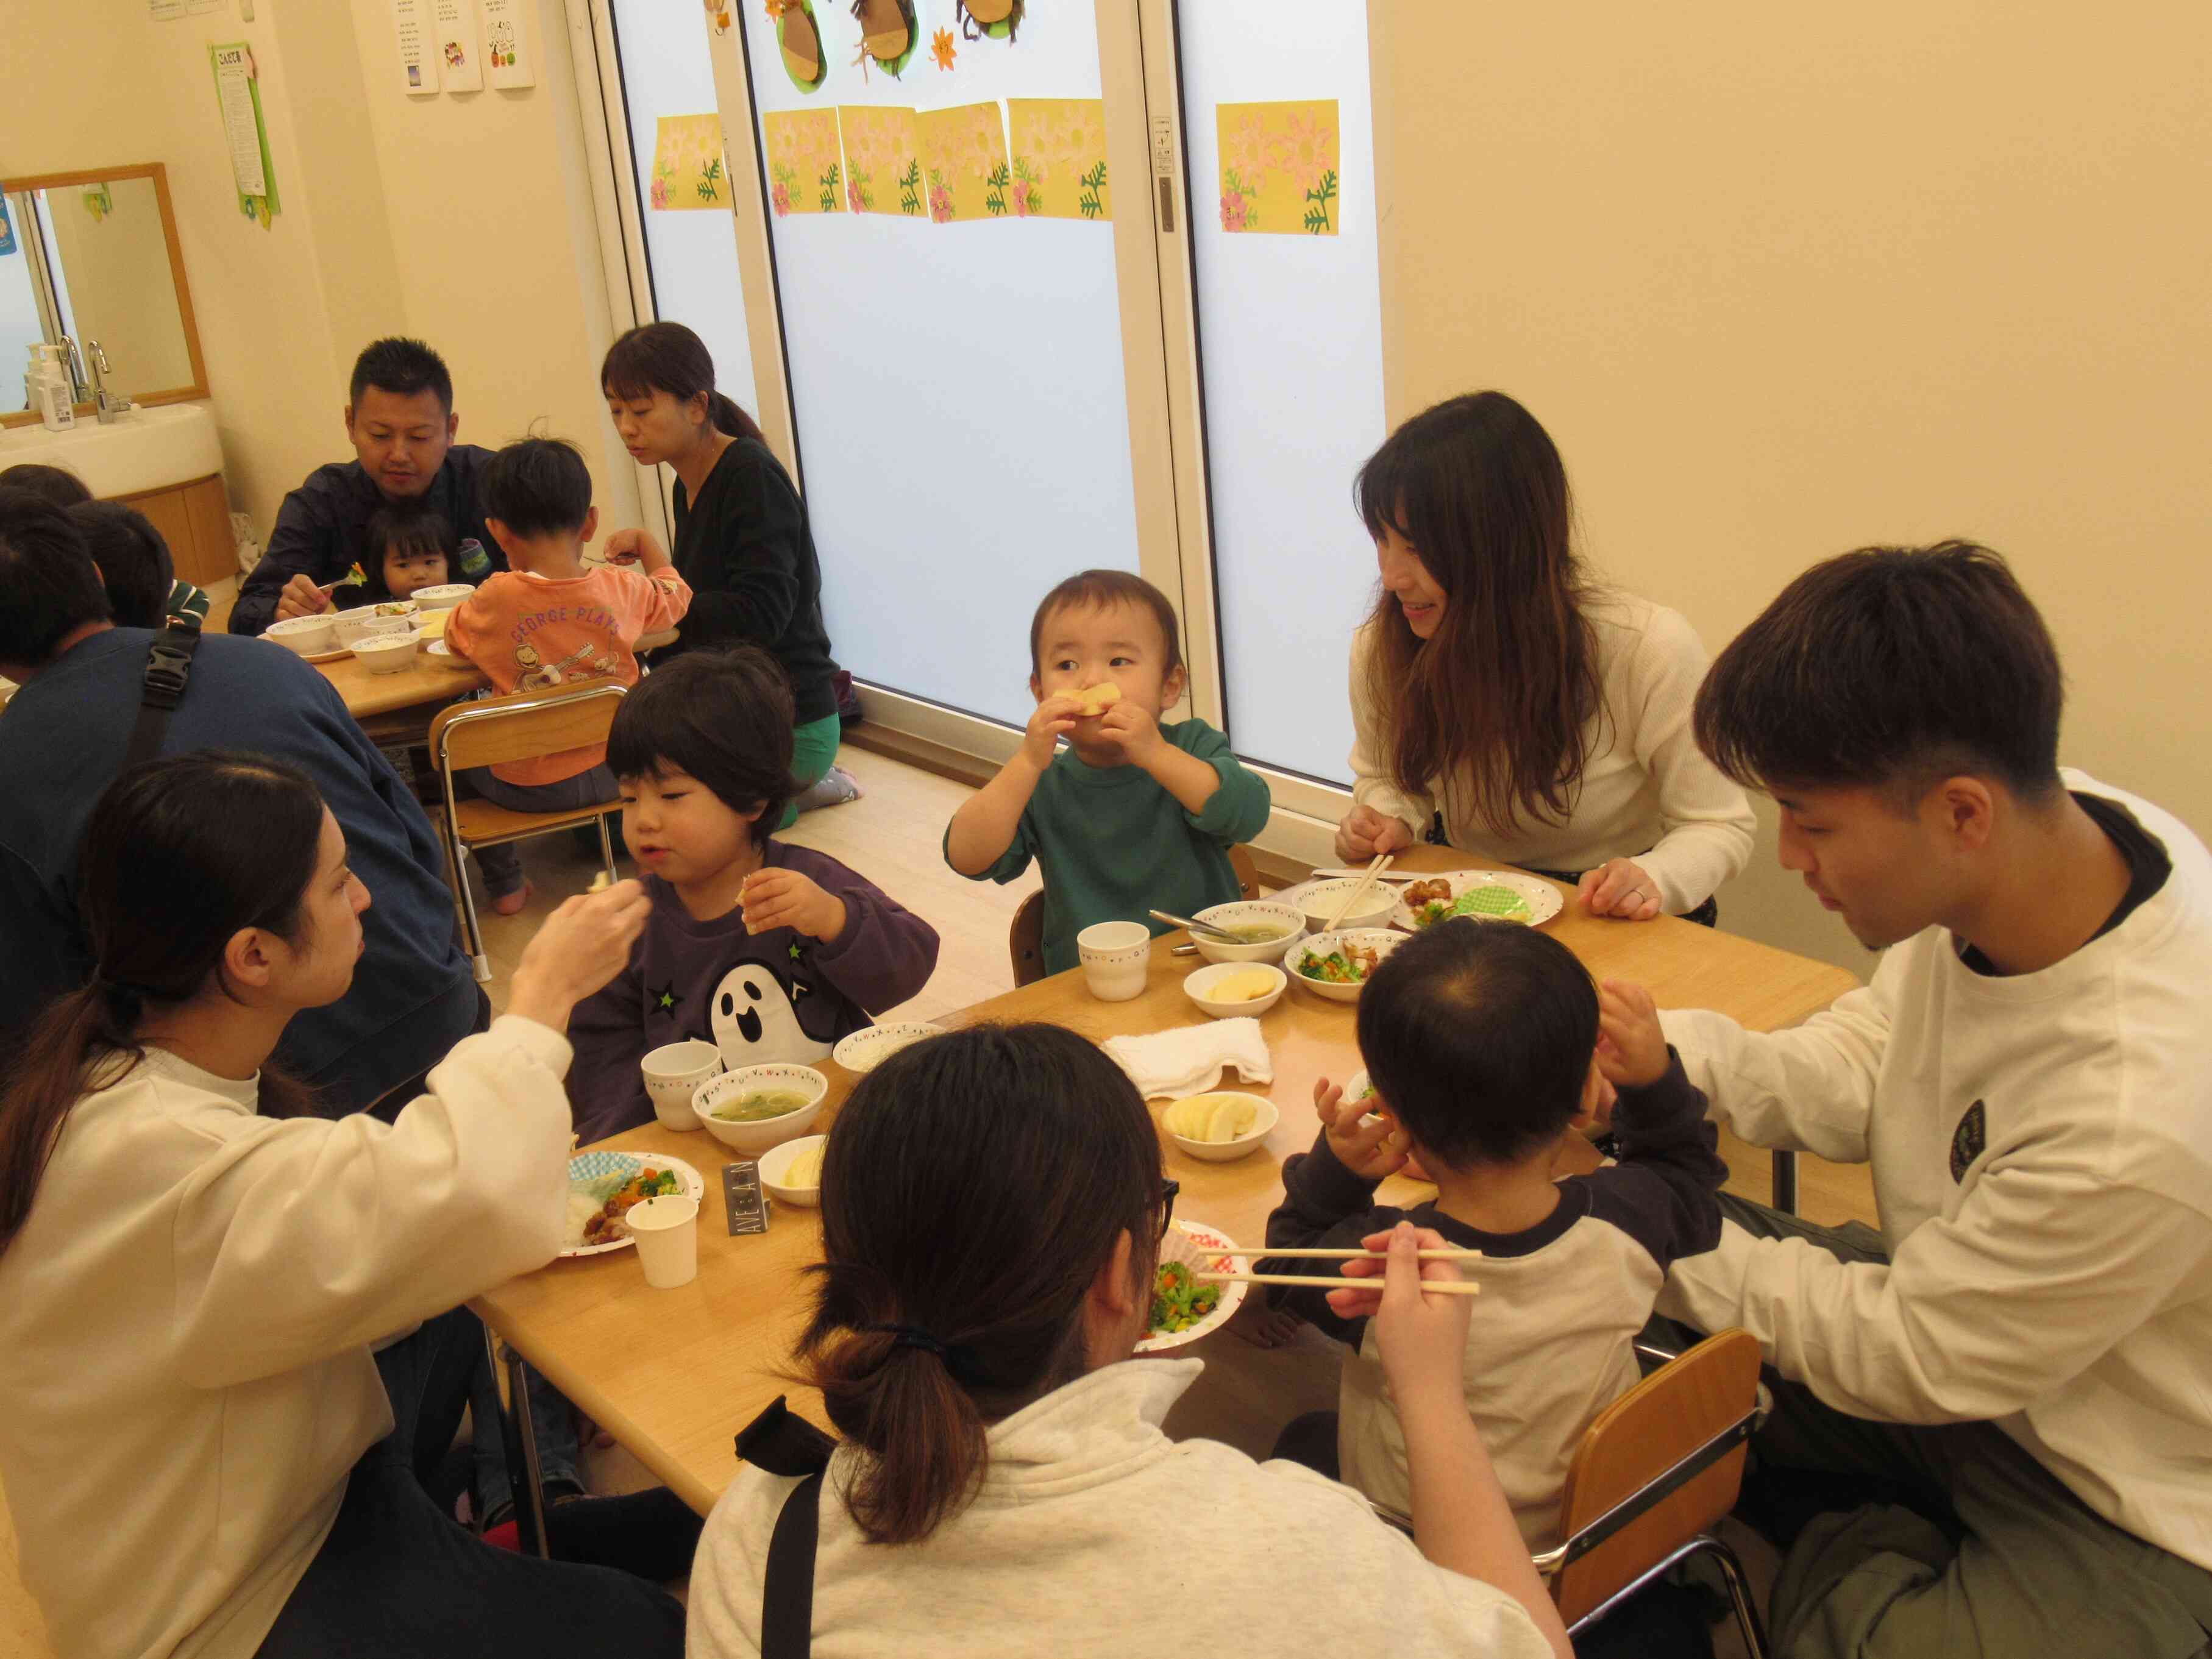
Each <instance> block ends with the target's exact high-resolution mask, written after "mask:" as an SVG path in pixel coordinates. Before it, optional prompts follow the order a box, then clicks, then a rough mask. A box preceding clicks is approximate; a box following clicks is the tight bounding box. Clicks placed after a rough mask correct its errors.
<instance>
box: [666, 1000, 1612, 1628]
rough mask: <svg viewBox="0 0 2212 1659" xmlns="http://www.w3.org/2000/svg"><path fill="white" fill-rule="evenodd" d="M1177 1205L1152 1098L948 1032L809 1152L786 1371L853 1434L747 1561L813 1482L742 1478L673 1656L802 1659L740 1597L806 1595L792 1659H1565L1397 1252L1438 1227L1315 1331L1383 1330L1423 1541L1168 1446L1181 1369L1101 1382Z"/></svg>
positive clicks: (847, 1110)
mask: <svg viewBox="0 0 2212 1659" xmlns="http://www.w3.org/2000/svg"><path fill="white" fill-rule="evenodd" d="M1173 1202H1174V1188H1172V1186H1171V1185H1170V1183H1168V1182H1164V1181H1163V1180H1162V1178H1161V1175H1160V1148H1159V1138H1158V1132H1157V1131H1156V1130H1155V1129H1154V1128H1153V1127H1152V1118H1151V1116H1150V1115H1149V1114H1148V1113H1147V1112H1146V1109H1145V1104H1144V1102H1143V1101H1142V1100H1140V1099H1139V1097H1138V1095H1137V1092H1136V1091H1135V1089H1134V1088H1133V1086H1132V1085H1131V1084H1130V1083H1129V1081H1128V1079H1127V1077H1126V1076H1124V1075H1123V1073H1121V1070H1120V1069H1119V1068H1118V1067H1116V1066H1115V1065H1114V1063H1113V1062H1112V1061H1111V1060H1108V1059H1107V1058H1106V1057H1105V1056H1104V1055H1103V1054H1101V1053H1100V1052H1099V1050H1098V1049H1097V1048H1096V1047H1095V1046H1093V1045H1092V1044H1091V1042H1088V1041H1086V1040H1085V1039H1084V1038H1083V1037H1080V1036H1077V1035H1076V1034H1075V1033H1073V1032H1072V1031H1068V1030H1062V1029H1060V1028H1059V1027H1057V1026H1049V1025H1017V1026H1011V1027H1007V1026H979V1027H975V1028H973V1029H970V1030H961V1031H955V1032H951V1033H949V1034H947V1035H945V1036H939V1037H933V1038H931V1039H930V1040H929V1041H927V1042H921V1043H917V1044H915V1045H914V1046H913V1047H910V1048H906V1049H904V1050H902V1051H901V1052H900V1053H898V1054H895V1055H893V1056H892V1057H891V1058H890V1060H886V1061H885V1062H884V1064H883V1065H882V1066H878V1068H877V1069H876V1070H875V1071H873V1072H872V1073H869V1074H868V1075H867V1076H866V1077H865V1078H863V1079H861V1080H860V1085H859V1086H858V1087H856V1088H855V1089H854V1091H853V1094H852V1096H851V1097H850V1098H849V1099H848V1101H847V1103H846V1104H845V1106H844V1109H843V1110H842V1112H841V1113H840V1114H839V1115H838V1118H837V1121H836V1126H835V1127H833V1128H832V1129H831V1131H830V1133H829V1146H828V1148H827V1153H826V1157H825V1158H824V1161H823V1171H822V1242H823V1264H822V1265H821V1266H820V1267H817V1268H816V1269H815V1270H814V1271H815V1272H816V1273H817V1275H818V1287H817V1301H816V1304H815V1309H814V1314H813V1318H812V1320H811V1322H810V1323H809V1325H808V1327H807V1328H806V1330H805V1334H803V1335H802V1336H801V1337H800V1339H799V1345H798V1351H797V1354H796V1373H797V1375H798V1376H799V1378H800V1379H802V1380H804V1381H805V1382H808V1383H813V1384H815V1385H816V1386H817V1387H819V1388H820V1389H821V1390H822V1394H823V1401H824V1404H825V1405H826V1407H827V1408H828V1412H829V1420H830V1421H831V1422H832V1423H833V1424H834V1425H836V1427H837V1429H838V1430H839V1431H841V1433H842V1436H843V1439H842V1442H841V1443H840V1444H839V1445H838V1447H837V1449H836V1451H835V1452H834V1453H833V1454H832V1455H831V1457H830V1461H829V1468H828V1470H827V1474H826V1477H825V1479H824V1480H823V1481H822V1482H821V1484H820V1486H819V1488H818V1492H819V1498H818V1503H819V1534H818V1540H817V1545H816V1547H815V1549H814V1551H813V1553H812V1559H803V1558H802V1559H799V1560H798V1563H797V1565H795V1566H792V1565H787V1563H788V1562H789V1560H790V1559H791V1558H789V1557H787V1556H780V1557H779V1560H778V1564H777V1565H776V1566H775V1568H774V1569H771V1567H770V1565H769V1541H770V1539H771V1537H773V1536H775V1534H776V1530H777V1521H778V1517H779V1516H780V1515H781V1513H782V1512H783V1510H784V1506H785V1504H786V1502H787V1499H791V1498H792V1496H793V1492H794V1489H797V1490H799V1499H798V1500H797V1501H799V1502H800V1503H804V1502H805V1501H806V1500H807V1498H809V1497H810V1496H811V1490H812V1489H811V1488H808V1487H805V1486H801V1485H800V1483H798V1482H795V1481H794V1480H792V1479H789V1478H785V1477H779V1476H777V1475H775V1474H770V1473H769V1471H768V1470H767V1469H765V1468H762V1467H760V1466H759V1464H758V1463H748V1464H746V1465H745V1466H744V1467H743V1468H740V1469H739V1470H738V1475H737V1479H736V1480H734V1481H732V1483H731V1485H730V1486H729V1487H728V1488H727V1489H726V1491H725V1492H724V1493H723V1495H722V1498H721V1501H720V1503H719V1504H716V1505H715V1508H714V1514H713V1515H712V1516H710V1517H709V1518H708V1522H707V1531H706V1534H705V1536H704V1537H703V1538H702V1540H701V1542H700V1550H699V1556H698V1559H697V1561H696V1564H695V1565H694V1568H693V1571H692V1579H691V1596H690V1620H691V1632H690V1659H737V1656H740V1655H743V1656H751V1655H755V1654H761V1653H763V1652H765V1654H766V1655H767V1659H786V1656H787V1654H789V1653H790V1652H792V1651H794V1650H798V1649H799V1648H802V1647H804V1646H806V1645H808V1644H809V1643H808V1642H798V1643H791V1644H786V1643H784V1642H782V1641H775V1642H771V1643H769V1644H768V1645H767V1647H766V1648H764V1647H763V1605H764V1599H765V1604H766V1605H767V1606H768V1607H772V1608H776V1609H779V1616H780V1617H788V1616H790V1614H789V1609H790V1607H791V1606H792V1603H791V1601H790V1597H791V1596H792V1595H793V1591H794V1589H797V1590H799V1591H801V1592H807V1591H811V1598H812V1606H811V1638H810V1641H811V1653H812V1655H813V1656H814V1659H860V1656H873V1655H884V1656H893V1655H907V1654H911V1653H921V1652H946V1651H952V1650H969V1649H972V1650H975V1651H978V1652H987V1653H991V1654H994V1655H1012V1654H1035V1655H1038V1656H1045V1655H1051V1656H1054V1659H1060V1656H1064V1655H1066V1654H1070V1653H1105V1652H1113V1653H1132V1654H1133V1653H1148V1652H1158V1651H1164V1650H1174V1651H1177V1652H1188V1653H1193V1654H1206V1655H1208V1656H1212V1659H1235V1656H1242V1655H1247V1654H1249V1655H1255V1656H1257V1655H1263V1654H1264V1655H1267V1656H1270V1659H1291V1656H1298V1655H1305V1654H1311V1655H1316V1656H1327V1659H1344V1656H1346V1655H1352V1654H1384V1653H1388V1654H1392V1655H1395V1656H1425V1655H1437V1656H1442V1655H1445V1654H1450V1655H1455V1656H1463V1655H1485V1656H1489V1655H1496V1656H1510V1659H1547V1656H1557V1659H1566V1656H1567V1655H1568V1653H1569V1649H1568V1645H1567V1639H1566V1635H1565V1631H1564V1630H1563V1629H1562V1628H1561V1627H1560V1625H1559V1617H1558V1614H1557V1613H1556V1612H1555V1611H1554V1610H1553V1607H1552V1604H1551V1602H1550V1601H1549V1599H1548V1598H1547V1595H1545V1592H1544V1588H1543V1583H1542V1581H1541V1579H1540V1578H1539V1577H1537V1574H1536V1571H1535V1570H1534V1567H1533V1566H1532V1565H1530V1563H1529V1560H1528V1552H1527V1550H1526V1548H1525V1547H1524V1546H1523V1545H1522V1541H1521V1535H1520V1534H1519V1532H1518V1531H1517V1530H1516V1528H1515V1527H1514V1523H1513V1519H1512V1515H1511V1512H1510V1510H1508V1509H1507V1507H1506V1504H1505V1499H1504V1494H1503V1493H1502V1492H1500V1491H1499V1489H1498V1480H1497V1477H1496V1475H1495V1474H1493V1473H1492V1469H1491V1467H1490V1463H1489V1460H1488V1458H1487V1456H1486V1454H1485V1453H1484V1451H1483V1449H1482V1445H1481V1443H1480V1440H1479V1439H1478V1438H1477V1437H1476V1436H1475V1432H1474V1425H1473V1424H1472V1422H1471V1421H1470V1420H1469V1419H1468V1413H1467V1409H1466V1406H1465V1403H1464V1400H1463V1398H1462V1392H1461V1383H1460V1373H1459V1369H1458V1368H1459V1367H1460V1365H1461V1364H1462V1363H1463V1354H1464V1345H1465V1341H1466V1334H1467V1316H1468V1305H1467V1298H1465V1297H1456V1296H1449V1297H1447V1296H1425V1295H1424V1294H1423V1293H1422V1292H1421V1291H1420V1289H1419V1283H1420V1280H1421V1279H1422V1278H1423V1277H1424V1276H1425V1277H1428V1278H1431V1279H1435V1278H1444V1277H1449V1276H1451V1275H1453V1274H1454V1273H1455V1272H1456V1269H1455V1268H1454V1267H1451V1266H1450V1265H1449V1264H1447V1263H1441V1262H1431V1263H1428V1264H1425V1266H1424V1264H1422V1263H1420V1262H1419V1260H1418V1258H1417V1257H1416V1256H1415V1255H1414V1254H1413V1253H1414V1251H1415V1250H1416V1249H1418V1248H1419V1246H1420V1245H1423V1244H1426V1245H1429V1246H1431V1247H1432V1248H1433V1247H1434V1246H1435V1245H1436V1244H1437V1243H1439V1241H1438V1240H1437V1238H1436V1237H1435V1236H1434V1235H1433V1234H1428V1233H1417V1232H1416V1231H1414V1230H1413V1229H1412V1228H1411V1227H1407V1228H1403V1229H1401V1231H1400V1232H1399V1233H1397V1234H1393V1235H1377V1236H1376V1238H1374V1239H1372V1240H1370V1247H1372V1248H1376V1249H1381V1248H1383V1246H1384V1245H1385V1244H1386V1243H1387V1245H1388V1247H1389V1252H1390V1254H1389V1271H1388V1276H1387V1279H1377V1285H1378V1291H1364V1290H1358V1291H1341V1292H1340V1293H1339V1294H1340V1295H1341V1296H1342V1297H1344V1298H1345V1301H1344V1302H1343V1303H1342V1304H1340V1308H1339V1311H1340V1312H1344V1313H1346V1314H1348V1315H1368V1316H1374V1317H1376V1320H1377V1326H1376V1337H1377V1340H1378V1342H1379V1344H1380V1345H1381V1347H1382V1352H1383V1364H1384V1367H1385V1369H1386V1370H1388V1371H1389V1376H1390V1381H1391V1384H1392V1387H1393V1389H1394V1391H1395V1396H1396V1398H1397V1400H1398V1401H1399V1405H1400V1409H1401V1413H1404V1416H1405V1420H1406V1425H1407V1448H1408V1452H1409V1455H1410V1457H1411V1460H1412V1463H1413V1470H1414V1482H1413V1504H1414V1516H1413V1522H1414V1528H1415V1533H1416V1537H1417V1539H1418V1543H1419V1547H1418V1549H1417V1548H1416V1546H1415V1543H1414V1542H1413V1541H1408V1540H1407V1539H1406V1538H1405V1537H1403V1536H1402V1535H1401V1534H1398V1533H1395V1532H1394V1531H1392V1530H1391V1529H1390V1528H1388V1527H1386V1526H1384V1525H1383V1522H1380V1521H1378V1520H1376V1518H1375V1516H1374V1515H1373V1514H1372V1513H1371V1512H1370V1510H1368V1508H1367V1505H1366V1503H1365V1502H1364V1499H1362V1498H1360V1497H1359V1495H1358V1493H1356V1492H1352V1491H1351V1490H1350V1489H1349V1488H1347V1487H1344V1486H1338V1485H1336V1484H1335V1483H1334V1482H1333V1481H1328V1480H1323V1479H1322V1477H1320V1476H1319V1475H1316V1474H1312V1473H1311V1472H1310V1471H1307V1470H1304V1469H1302V1468H1297V1467H1296V1466H1293V1465H1290V1464H1285V1463H1268V1464H1265V1465H1261V1464H1256V1463H1255V1462H1252V1461H1251V1460H1250V1459H1249V1458H1248V1457H1246V1456H1244V1455H1243V1454H1241V1453H1239V1452H1237V1451H1233V1450H1231V1449H1230V1448H1228V1447H1226V1446H1223V1445H1220V1444H1218V1443H1213V1442H1209V1441H1203V1440H1193V1441H1186V1442H1182V1443H1176V1442H1173V1441H1170V1439H1169V1438H1168V1437H1166V1436H1165V1435H1164V1434H1163V1433H1162V1432H1161V1431H1160V1423H1161V1420H1162V1419H1164V1417H1165V1416H1166V1415H1167V1413H1168V1411H1169V1409H1170V1407H1172V1406H1173V1405H1174V1404H1175V1402H1176V1399H1177V1398H1178V1397H1179V1396H1180V1395H1182V1392H1183V1391H1184V1390H1185V1389H1188V1387H1189V1386H1190V1385H1191V1384H1192V1383H1194V1381H1196V1380H1197V1377H1198V1375H1199V1372H1200V1370H1201V1369H1202V1366H1201V1365H1200V1362H1198V1361H1196V1360H1193V1359H1181V1358H1159V1359H1152V1360H1147V1361H1146V1362H1144V1363H1142V1364H1125V1363H1122V1362H1124V1361H1127V1359H1128V1358H1129V1357H1130V1354H1131V1352H1132V1351H1133V1349H1134V1347H1135V1346H1136V1345H1137V1343H1138V1342H1139V1340H1142V1339H1143V1337H1144V1335H1145V1334H1146V1328H1147V1326H1148V1324H1149V1322H1150V1316H1151V1307H1152V1285H1153V1283H1154V1279H1155V1275H1156V1272H1157V1264H1158V1254H1159V1244H1160V1241H1161V1239H1162V1238H1163V1237H1164V1235H1165V1233H1166V1231H1167V1228H1168V1224H1169V1221H1170V1215H1171V1211H1172V1206H1173ZM1366 1265H1367V1264H1365V1263H1353V1264H1351V1267H1350V1268H1348V1269H1347V1271H1350V1270H1352V1269H1357V1268H1364V1267H1366ZM1424 1556H1426V1557H1427V1559H1422V1558H1423V1557H1424ZM802 1634H805V1632H802Z"/></svg>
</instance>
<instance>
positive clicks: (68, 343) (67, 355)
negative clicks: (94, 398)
mask: <svg viewBox="0 0 2212 1659" xmlns="http://www.w3.org/2000/svg"><path fill="white" fill-rule="evenodd" d="M54 343H55V344H56V345H58V346H63V347H65V348H67V349H65V350H64V352H63V354H62V362H64V363H65V364H67V365H68V366H69V377H70V398H73V399H74V400H75V401H76V402H77V403H83V402H84V401H85V400H86V394H87V393H88V392H90V391H91V390H92V387H91V386H90V385H89V384H88V382H87V381H86V380H85V378H84V354H83V353H82V352H81V351H79V350H78V349H76V341H75V340H72V339H71V338H70V337H69V336H68V335H66V334H57V335H56V336H55V337H54Z"/></svg>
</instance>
